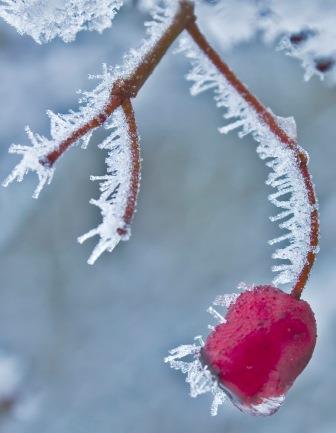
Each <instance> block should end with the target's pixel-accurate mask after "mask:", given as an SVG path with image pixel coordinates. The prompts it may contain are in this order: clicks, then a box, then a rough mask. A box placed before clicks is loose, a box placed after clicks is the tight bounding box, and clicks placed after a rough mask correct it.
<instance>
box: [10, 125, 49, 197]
mask: <svg viewBox="0 0 336 433" xmlns="http://www.w3.org/2000/svg"><path fill="white" fill-rule="evenodd" d="M26 131H27V134H28V137H29V138H30V140H31V142H32V144H33V146H22V145H20V144H12V145H11V147H10V148H9V153H16V154H18V155H22V159H21V161H20V162H19V163H18V164H17V165H16V166H15V167H14V169H13V171H12V172H11V173H10V174H9V175H8V176H7V178H6V179H5V180H4V181H3V183H2V185H3V186H5V187H6V186H8V185H9V184H10V183H12V182H13V181H14V180H17V181H18V182H22V180H23V178H24V176H25V175H26V174H27V173H28V172H29V171H32V172H35V173H36V174H37V176H38V179H39V182H38V185H37V187H36V189H35V191H34V194H33V197H34V198H38V196H39V194H40V192H41V190H42V188H43V187H44V185H45V184H50V182H51V180H52V177H53V174H54V169H53V168H51V167H48V165H44V164H43V162H42V160H43V158H44V156H45V155H46V153H48V152H49V151H50V150H52V148H53V146H52V143H51V142H50V141H49V140H47V139H46V138H45V137H41V136H40V135H38V134H33V133H32V131H31V130H30V129H29V128H28V127H27V128H26Z"/></svg>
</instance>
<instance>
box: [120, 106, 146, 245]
mask: <svg viewBox="0 0 336 433" xmlns="http://www.w3.org/2000/svg"><path fill="white" fill-rule="evenodd" d="M122 109H123V112H124V115H125V119H126V123H127V128H128V136H129V140H130V153H131V176H130V185H129V193H128V197H127V202H126V208H125V212H124V215H123V221H124V225H125V227H129V226H130V225H131V223H132V220H133V216H134V212H135V208H136V203H137V199H138V194H139V186H140V176H141V159H140V145H139V138H138V137H139V136H138V131H137V125H136V121H135V116H134V110H133V106H132V102H131V100H130V99H126V100H125V101H124V102H123V104H122ZM117 233H118V234H119V235H120V236H121V237H122V236H125V235H127V229H125V228H124V227H118V229H117Z"/></svg>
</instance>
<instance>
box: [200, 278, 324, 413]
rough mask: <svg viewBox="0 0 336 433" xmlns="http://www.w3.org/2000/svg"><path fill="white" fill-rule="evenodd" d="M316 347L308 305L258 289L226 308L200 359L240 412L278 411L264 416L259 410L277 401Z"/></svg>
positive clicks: (272, 290) (272, 289)
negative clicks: (222, 318)
mask: <svg viewBox="0 0 336 433" xmlns="http://www.w3.org/2000/svg"><path fill="white" fill-rule="evenodd" d="M315 342H316V322H315V318H314V314H313V312H312V310H311V308H310V306H309V304H308V303H307V302H305V301H302V300H297V299H295V298H294V297H293V296H291V295H289V294H286V293H284V292H282V291H281V290H280V289H277V288H275V287H272V286H257V287H255V288H254V289H253V290H250V291H245V292H243V293H242V294H241V295H240V296H239V297H238V298H237V300H236V302H235V303H234V304H232V305H231V306H230V307H229V309H228V312H227V315H226V322H225V323H222V324H220V325H218V326H217V327H216V328H215V329H214V331H213V332H212V333H211V334H210V335H209V337H208V338H207V340H206V343H205V345H204V347H203V349H202V358H203V361H204V362H205V363H206V364H207V365H208V367H209V369H210V370H211V371H212V372H213V373H214V375H216V377H217V379H218V382H219V385H220V386H221V388H223V390H224V391H225V392H226V393H227V394H228V395H229V396H230V398H231V399H232V400H233V402H234V403H235V404H236V405H237V406H238V407H239V408H240V409H242V410H245V411H251V412H254V413H258V411H259V412H260V414H269V413H273V412H275V411H276V410H277V409H278V407H276V405H274V406H273V407H271V408H270V410H269V411H268V412H269V413H265V411H264V413H263V409H262V408H263V405H265V404H267V402H272V401H277V399H278V401H280V400H281V396H283V395H284V394H285V393H286V392H287V391H288V389H289V388H290V387H291V385H292V384H293V382H294V380H295V379H296V377H297V376H298V375H299V374H300V373H301V372H302V370H303V369H304V368H305V366H306V365H307V363H308V361H309V360H310V358H311V356H312V353H313V350H314V347H315ZM258 406H259V408H258ZM259 409H260V410H259Z"/></svg>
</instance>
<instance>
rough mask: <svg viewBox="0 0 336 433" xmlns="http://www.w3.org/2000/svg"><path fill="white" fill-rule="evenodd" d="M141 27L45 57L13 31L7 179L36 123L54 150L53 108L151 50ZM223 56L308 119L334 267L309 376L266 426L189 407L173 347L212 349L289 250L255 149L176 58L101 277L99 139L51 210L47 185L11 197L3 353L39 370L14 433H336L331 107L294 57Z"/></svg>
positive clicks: (161, 76) (0, 236)
mask: <svg viewBox="0 0 336 433" xmlns="http://www.w3.org/2000/svg"><path fill="white" fill-rule="evenodd" d="M144 19H145V17H144V16H143V15H142V14H141V13H140V12H139V11H138V12H137V11H135V10H133V9H131V8H126V10H125V11H123V12H122V13H121V14H120V15H119V16H118V17H117V18H116V20H115V22H114V25H113V26H112V28H111V29H110V30H107V31H105V32H104V33H103V34H102V35H98V34H96V33H88V32H87V33H83V34H80V35H79V36H78V37H77V40H76V42H75V43H72V44H64V43H62V42H60V41H53V42H51V43H49V44H48V45H44V46H39V45H37V44H36V43H35V42H33V41H32V40H31V39H30V38H28V37H21V36H19V35H18V34H17V33H16V32H15V30H13V29H12V28H10V27H9V26H7V25H6V24H5V23H4V22H1V23H0V58H1V60H0V65H1V66H0V101H1V104H0V122H1V123H0V124H1V127H0V140H1V147H0V158H1V164H0V175H1V178H2V179H3V178H4V177H6V175H7V174H8V173H9V171H10V170H11V168H12V167H13V165H14V164H15V163H16V157H15V156H11V155H8V154H7V150H8V146H9V144H10V143H12V142H15V143H23V144H24V143H27V139H26V137H25V133H24V126H25V125H27V124H29V125H30V126H31V128H32V129H33V130H34V131H38V132H40V133H42V134H45V135H48V127H49V125H48V119H47V116H46V115H45V111H46V110H47V109H52V110H53V111H56V112H61V113H62V112H66V111H67V110H68V109H69V108H74V109H76V107H77V95H76V93H75V90H76V89H80V88H81V89H87V88H90V86H94V83H93V82H89V81H88V80H87V75H88V74H89V73H99V72H100V70H101V64H102V63H103V62H107V63H109V64H112V65H113V64H116V63H119V62H120V61H121V58H122V54H123V53H124V52H125V51H126V50H127V49H128V48H129V47H132V46H136V45H137V44H138V41H139V38H141V37H142V36H143V26H142V23H143V21H144ZM215 44H216V43H215ZM217 47H218V45H217ZM223 55H224V58H225V60H226V61H227V62H228V63H229V65H230V66H232V68H233V69H234V70H235V71H236V72H237V74H238V76H239V77H240V78H242V79H243V81H244V82H245V83H247V84H248V86H249V87H250V88H251V90H252V91H253V92H255V94H257V95H258V96H259V98H260V99H261V100H262V101H263V102H264V103H265V104H266V105H267V106H270V107H271V108H272V110H273V111H274V112H275V113H276V114H278V115H281V116H290V115H293V116H294V117H295V119H296V121H297V126H298V135H299V141H300V143H301V144H302V145H303V146H304V148H305V149H306V150H307V151H308V152H309V153H310V156H311V162H310V168H311V171H312V174H313V176H314V181H315V183H316V188H317V193H318V196H319V201H320V211H321V252H320V254H319V256H318V261H317V263H316V266H315V268H314V270H313V273H312V277H311V280H310V282H309V284H308V286H307V287H306V290H305V292H304V298H305V299H306V300H308V301H309V302H310V303H311V306H312V308H313V310H314V311H315V313H316V317H317V322H318V333H319V339H318V344H317V348H316V351H315V354H314V356H313V359H312V361H311V363H310V364H309V366H308V367H307V369H306V370H305V372H304V374H302V376H301V377H299V378H298V380H297V382H296V384H295V386H294V387H293V389H292V390H291V391H290V392H289V394H288V396H287V399H286V402H285V404H284V406H283V407H282V408H281V410H280V411H279V412H278V413H277V414H276V415H274V416H272V417H269V418H253V417H250V416H247V415H244V414H242V413H240V412H239V411H238V410H237V409H235V408H234V407H231V406H230V405H226V406H224V407H223V408H221V410H220V413H219V415H218V416H217V417H215V418H212V417H210V413H209V405H210V401H211V398H210V396H203V397H200V398H198V399H195V400H194V399H191V398H190V397H189V396H188V388H187V385H186V384H185V383H184V377H183V376H182V374H180V373H176V372H174V371H172V370H170V369H169V368H168V366H167V365H164V364H163V358H164V356H165V355H166V354H167V352H168V350H169V349H170V348H172V347H175V346H177V345H179V344H182V343H189V342H191V341H192V338H193V336H194V335H198V334H203V335H206V334H207V332H208V331H207V323H208V322H209V317H208V314H207V313H206V308H207V306H208V305H209V304H210V303H211V301H212V300H213V298H214V297H215V296H216V295H218V294H221V293H231V292H233V291H235V290H236V287H237V284H238V283H240V282H241V281H244V282H246V283H268V282H270V281H271V279H272V275H271V272H270V267H271V264H272V263H271V259H270V256H271V252H272V247H269V246H268V245H267V240H268V239H271V238H273V237H275V236H276V235H277V232H276V229H275V227H274V226H273V225H272V223H270V221H269V220H268V217H269V216H270V215H274V214H275V213H276V209H274V208H273V207H272V205H271V204H270V203H269V202H268V201H267V199H266V198H267V195H268V194H269V193H270V191H269V189H268V187H266V185H265V184H264V181H265V178H266V176H267V170H266V168H265V167H264V164H263V163H262V162H261V161H260V160H259V159H258V158H257V155H256V153H255V147H256V144H255V142H253V140H252V139H251V138H250V137H247V138H245V139H243V140H239V139H238V138H237V135H236V134H235V133H231V134H229V135H228V136H220V135H219V134H218V132H217V128H218V127H219V126H221V125H222V124H223V120H222V119H221V112H220V111H219V110H217V109H216V108H215V106H214V102H213V100H212V95H211V94H210V93H208V94H204V95H203V96H201V97H198V98H192V97H190V95H189V90H188V87H189V84H188V83H187V82H186V81H185V80H184V75H185V74H186V73H187V71H188V70H189V65H188V63H187V61H186V60H185V59H184V58H183V57H182V56H180V55H179V56H174V55H172V50H170V52H169V54H168V55H167V57H166V58H165V59H164V60H163V61H162V64H160V66H159V67H158V69H157V70H156V71H155V73H154V74H153V76H152V77H151V78H150V80H148V82H147V83H146V85H145V86H144V88H143V89H142V91H141V92H140V94H139V96H138V98H137V99H136V101H135V110H136V115H137V120H138V126H139V131H140V135H141V143H142V146H143V150H142V156H143V175H142V184H141V193H140V198H139V204H138V211H137V214H136V218H135V221H134V224H133V230H132V233H133V235H132V237H131V240H130V241H129V242H127V243H122V244H121V245H119V247H118V248H117V249H116V250H115V251H114V252H113V253H112V254H105V255H104V256H103V257H102V258H101V259H100V260H99V261H98V262H97V264H96V265H95V266H93V267H90V266H89V265H87V264H86V259H87V257H88V255H89V253H90V251H91V249H92V247H93V245H94V242H95V240H94V241H92V243H91V244H90V243H88V244H86V245H84V246H80V245H79V244H78V243H77V242H76V238H77V236H79V235H81V234H83V233H85V232H86V231H87V230H88V229H90V228H92V227H94V226H95V225H96V224H97V222H99V220H100V215H99V212H98V211H97V209H96V208H94V207H93V206H91V205H89V204H88V201H89V199H90V198H91V197H96V196H97V195H98V191H97V185H96V184H93V183H92V182H90V180H89V175H91V174H97V175H100V174H104V171H105V167H104V152H102V151H100V150H98V149H97V147H96V144H97V143H98V140H99V136H100V133H99V132H98V133H96V135H95V136H94V139H93V141H92V142H91V144H90V146H89V148H88V149H87V150H86V151H84V150H81V149H78V148H75V149H72V150H70V151H69V152H68V153H67V154H66V155H65V157H64V158H62V159H61V160H60V161H59V162H58V164H57V170H56V173H55V177H54V180H53V183H52V185H51V186H50V187H47V188H46V189H45V190H44V191H43V192H42V194H41V196H40V198H39V200H38V201H35V200H33V199H32V198H31V193H32V191H33V188H34V186H35V182H36V179H35V178H34V177H29V178H27V179H25V181H24V182H23V183H22V184H19V185H12V186H10V187H9V188H7V189H2V190H1V191H0V207H1V213H0V215H1V216H0V218H1V230H0V255H1V257H0V268H1V283H0V346H3V347H6V348H9V350H10V351H12V352H13V353H15V354H17V356H18V357H19V358H20V359H22V360H23V362H24V363H25V364H26V365H27V373H26V379H25V383H24V386H23V392H24V393H25V394H27V395H28V396H29V394H30V393H31V394H32V395H35V396H36V395H38V396H39V398H38V400H39V404H38V408H37V410H36V413H35V414H34V416H31V417H29V419H28V420H26V419H22V417H21V418H20V417H17V416H14V415H13V414H8V413H6V412H4V413H2V414H0V432H1V433H2V432H4V433H14V432H15V433H23V432H24V433H26V432H27V433H89V432H93V431H94V432H96V433H112V432H113V433H133V432H134V433H158V432H160V433H171V432H174V433H184V432H193V433H201V432H202V433H203V432H207V433H219V432H220V433H223V432H225V433H243V432H249V433H253V432H258V433H264V432H272V433H278V432H279V433H280V432H281V433H283V432H284V431H288V432H291V433H299V432H300V433H301V432H302V431H304V432H305V433H312V432H317V431H318V432H319V433H332V432H334V431H335V428H336V413H335V394H334V390H335V386H336V377H335V372H334V366H335V362H336V345H335V334H334V330H335V327H336V295H335V293H336V292H335V287H334V286H335V285H334V281H335V276H336V269H335V258H336V247H335V244H336V224H335V217H336V197H335V193H334V185H335V178H336V174H335V161H336V148H335V135H336V124H335V118H336V103H335V102H336V92H335V89H333V88H330V87H328V86H326V85H324V84H323V83H321V82H320V81H319V80H318V79H316V78H315V79H313V80H312V81H311V82H309V83H304V82H303V73H302V70H301V68H300V66H299V65H298V64H297V62H296V61H295V60H293V59H290V58H288V57H286V56H284V55H283V54H282V53H279V52H277V51H275V50H274V49H273V48H267V47H265V46H264V45H262V44H260V43H259V41H258V40H252V41H250V42H249V43H245V44H242V45H239V46H237V47H235V49H234V50H232V51H226V52H225V53H224V54H223ZM27 398H28V397H27ZM32 398H33V397H32Z"/></svg>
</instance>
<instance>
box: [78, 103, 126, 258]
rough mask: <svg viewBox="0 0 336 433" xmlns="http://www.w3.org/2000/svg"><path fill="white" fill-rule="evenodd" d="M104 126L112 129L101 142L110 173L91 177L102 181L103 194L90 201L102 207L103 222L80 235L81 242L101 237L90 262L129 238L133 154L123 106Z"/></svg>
mask: <svg viewBox="0 0 336 433" xmlns="http://www.w3.org/2000/svg"><path fill="white" fill-rule="evenodd" d="M105 127H106V128H111V129H112V133H111V134H110V135H109V136H108V137H107V138H106V139H105V140H104V141H103V142H102V143H101V144H100V145H99V147H100V148H101V149H104V150H108V156H107V158H106V164H107V175H105V176H91V180H93V181H96V180H98V181H100V184H99V189H100V191H101V195H100V197H99V199H98V200H94V199H92V200H91V201H90V203H91V204H93V205H95V206H97V207H99V208H100V211H101V214H102V218H103V221H102V223H101V224H99V226H98V227H96V228H95V229H92V230H90V231H89V232H88V233H86V234H85V235H83V236H81V237H79V238H78V241H79V242H80V243H82V242H84V241H86V240H87V239H88V238H91V237H92V236H96V235H98V236H99V237H100V239H99V242H98V244H97V246H96V247H95V248H94V250H93V252H92V254H91V256H90V258H89V260H88V263H89V264H90V265H92V264H93V263H94V262H95V261H96V260H97V258H98V257H99V256H100V255H101V254H102V253H103V252H104V251H112V250H113V249H114V248H115V246H116V245H117V244H118V243H119V241H120V240H128V239H129V236H130V229H129V227H127V226H126V225H125V222H124V214H125V210H126V205H127V198H128V196H129V190H130V181H131V169H132V168H131V158H132V154H131V142H130V138H129V134H128V130H127V124H126V119H125V118H124V114H123V112H122V110H121V109H118V110H117V111H116V112H115V113H114V115H113V118H112V122H111V123H109V124H107V125H106V126H105Z"/></svg>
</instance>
